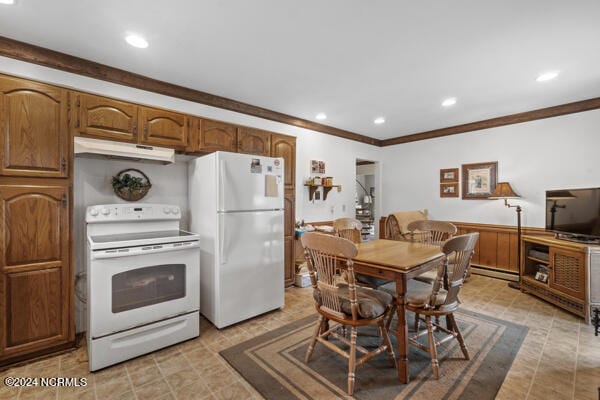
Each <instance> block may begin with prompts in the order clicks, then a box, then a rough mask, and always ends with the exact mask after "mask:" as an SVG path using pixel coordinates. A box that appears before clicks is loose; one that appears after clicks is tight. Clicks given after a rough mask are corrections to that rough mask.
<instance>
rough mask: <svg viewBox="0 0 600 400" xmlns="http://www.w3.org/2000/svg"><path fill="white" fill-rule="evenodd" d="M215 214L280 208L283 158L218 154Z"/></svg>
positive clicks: (281, 205)
mask: <svg viewBox="0 0 600 400" xmlns="http://www.w3.org/2000/svg"><path fill="white" fill-rule="evenodd" d="M217 165H218V166H217V174H218V182H217V185H218V187H219V190H218V203H217V210H218V211H236V210H244V211H246V210H274V209H283V158H272V157H259V156H253V155H248V154H236V153H224V152H219V153H218V157H217Z"/></svg>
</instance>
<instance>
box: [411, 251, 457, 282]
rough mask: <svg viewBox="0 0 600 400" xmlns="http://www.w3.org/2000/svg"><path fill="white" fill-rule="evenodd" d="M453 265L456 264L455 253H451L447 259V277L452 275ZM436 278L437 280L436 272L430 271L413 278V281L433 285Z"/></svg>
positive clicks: (434, 270)
mask: <svg viewBox="0 0 600 400" xmlns="http://www.w3.org/2000/svg"><path fill="white" fill-rule="evenodd" d="M454 264H456V253H452V254H451V255H450V256H449V257H448V275H451V274H452V271H453V268H454ZM436 278H437V270H436V269H430V270H429V271H427V272H423V273H422V274H421V275H419V276H415V278H414V279H415V280H417V281H421V282H425V283H430V284H433V282H435V280H436Z"/></svg>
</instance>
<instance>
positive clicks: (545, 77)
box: [535, 71, 558, 82]
mask: <svg viewBox="0 0 600 400" xmlns="http://www.w3.org/2000/svg"><path fill="white" fill-rule="evenodd" d="M557 76H558V71H551V72H544V73H543V74H541V75H540V76H538V77H537V78H536V79H535V80H536V81H538V82H546V81H550V80H552V79H554V78H556V77H557Z"/></svg>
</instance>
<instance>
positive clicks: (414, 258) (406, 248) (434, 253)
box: [354, 239, 444, 271]
mask: <svg viewBox="0 0 600 400" xmlns="http://www.w3.org/2000/svg"><path fill="white" fill-rule="evenodd" d="M357 247H358V255H357V256H356V257H354V262H355V263H361V264H371V265H375V266H381V267H391V268H393V269H400V270H405V271H408V270H410V269H411V268H414V267H417V266H419V265H422V264H424V263H426V262H429V261H432V260H435V259H436V258H439V257H442V256H443V255H444V253H442V251H441V249H440V246H436V245H430V244H422V243H411V242H402V241H398V240H386V239H378V240H372V241H370V242H363V243H359V244H357Z"/></svg>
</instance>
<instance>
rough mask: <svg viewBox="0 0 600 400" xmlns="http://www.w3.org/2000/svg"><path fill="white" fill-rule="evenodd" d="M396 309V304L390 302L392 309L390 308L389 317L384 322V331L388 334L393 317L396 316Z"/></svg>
mask: <svg viewBox="0 0 600 400" xmlns="http://www.w3.org/2000/svg"><path fill="white" fill-rule="evenodd" d="M397 309H398V305H396V302H395V301H394V302H392V307H391V308H390V311H389V315H388V317H387V319H386V321H385V330H386V331H388V332H389V330H390V327H391V326H392V320H393V319H394V315H396V310H397Z"/></svg>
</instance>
